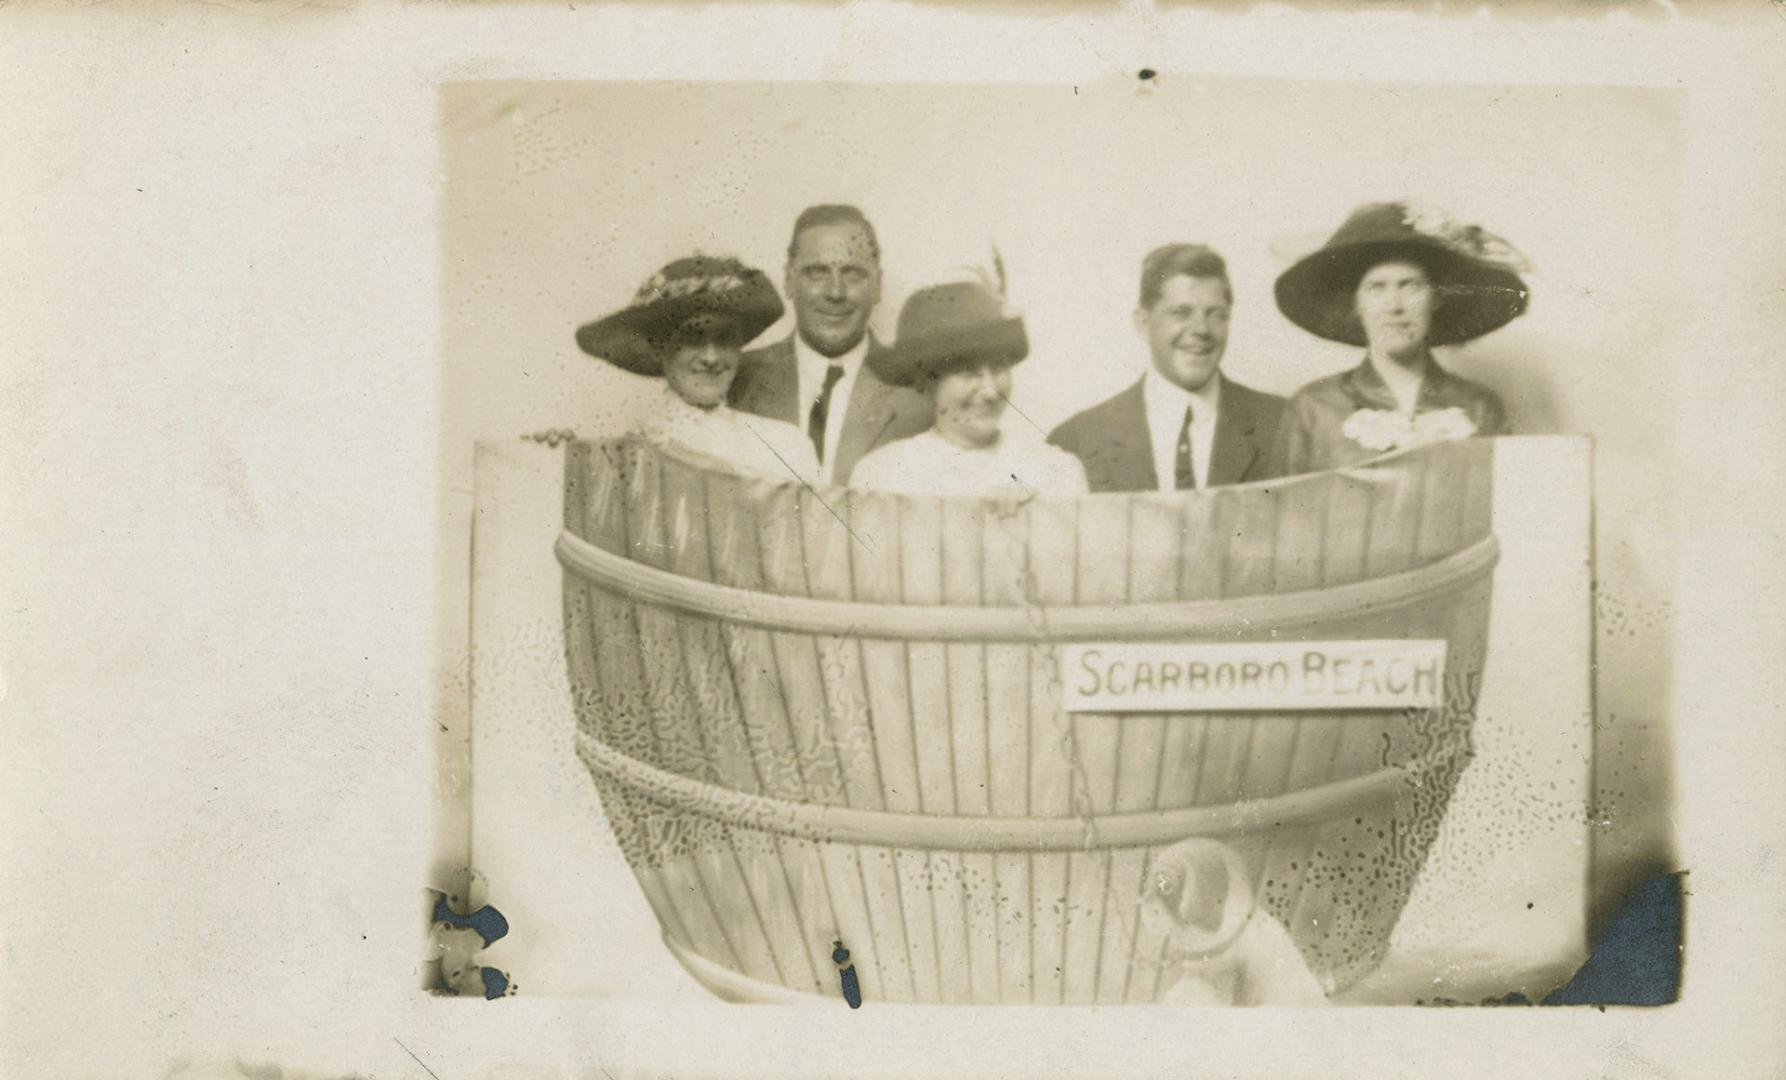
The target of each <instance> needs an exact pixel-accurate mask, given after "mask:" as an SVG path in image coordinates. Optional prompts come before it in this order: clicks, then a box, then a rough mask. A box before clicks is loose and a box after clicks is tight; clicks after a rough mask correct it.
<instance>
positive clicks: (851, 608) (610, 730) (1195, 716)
mask: <svg viewBox="0 0 1786 1080" xmlns="http://www.w3.org/2000/svg"><path fill="white" fill-rule="evenodd" d="M1493 464H1494V460H1493V444H1492V442H1491V441H1490V440H1485V439H1474V440H1468V441H1463V442H1452V443H1444V444H1439V445H1434V446H1430V447H1425V448H1421V449H1419V450H1415V451H1410V452H1405V453H1402V454H1398V455H1394V456H1391V457H1387V458H1383V459H1379V460H1378V461H1376V462H1373V463H1370V464H1367V465H1363V466H1358V467H1354V468H1350V469H1346V470H1341V471H1336V472H1331V473H1320V474H1313V475H1310V476H1306V477H1297V478H1294V479H1289V480H1283V481H1277V482H1273V483H1270V484H1253V485H1245V486H1240V487H1232V488H1217V489H1213V490H1209V491H1196V492H1185V493H1180V494H1176V495H1156V494H1152V493H1147V494H1133V495H1094V496H1089V497H1085V498H1081V499H1073V500H1043V499H1032V500H1029V501H1027V502H1016V501H1013V500H995V499H984V500H977V499H961V498H924V497H908V496H901V495H892V494H885V493H878V492H867V491H859V490H847V491H846V490H842V489H836V490H824V491H814V490H811V489H807V488H804V487H801V486H799V485H791V484H788V485H784V484H775V483H771V482H767V481H761V480H754V479H750V478H745V477H739V476H735V475H731V474H728V473H724V472H720V471H715V470H712V469H708V468H703V467H701V465H699V464H697V463H696V462H695V461H693V460H691V459H686V458H683V457H681V456H679V455H677V454H674V453H672V452H668V451H665V450H663V449H661V448H657V447H653V446H649V445H646V444H644V443H641V442H638V441H632V440H623V441H619V442H608V443H596V442H578V443H574V444H572V446H571V448H570V453H569V458H568V462H567V467H566V483H565V529H564V532H563V534H562V535H561V537H560V539H559V542H558V547H557V552H558V556H559V560H560V562H561V563H562V564H563V566H564V568H565V578H564V599H565V637H566V649H567V653H568V662H569V668H570V684H571V687H572V691H573V694H574V697H575V706H576V715H577V723H578V732H577V736H576V739H577V749H578V752H579V754H580V756H581V757H582V760H583V761H584V763H585V764H586V765H587V766H588V768H589V770H590V772H591V774H592V775H593V777H594V779H595V783H596V785H597V787H598V789H599V791H600V794H601V799H602V803H603V806H604V808H605V810H606V812H607V815H608V817H609V819H610V822H611V824H612V828H613V830H614V833H615V836H616V838H617V839H618V841H619V844H620V847H621V849H622V851H623V852H624V853H625V855H626V858H627V860H628V863H629V865H630V866H631V867H632V869H633V871H634V872H635V874H636V875H637V877H638V881H639V884H640V887H641V888H642V890H643V891H644V894H645V897H646V898H647V900H648V901H649V902H650V904H651V906H652V908H653V909H654V910H655V912H656V915H657V917H658V919H659V921H660V922H661V924H662V928H663V933H664V939H665V941H666V943H667V944H668V945H669V947H670V948H671V949H672V950H673V951H674V953H675V954H676V956H677V957H678V958H679V959H680V960H681V961H682V962H683V963H684V965H685V966H687V967H688V969H689V970H690V971H691V972H692V973H694V974H695V975H696V976H697V977H698V978H700V979H701V980H702V981H703V982H704V983H705V984H706V985H708V986H709V987H710V988H712V989H714V990H715V991H716V992H718V993H720V994H721V995H722V996H725V997H728V998H733V999H746V1000H779V999H789V1000H792V999H795V998H806V997H808V996H809V995H822V996H826V997H831V998H840V997H841V996H842V990H841V983H840V979H839V971H838V964H837V963H836V962H835V960H834V955H833V954H834V950H835V949H837V948H838V947H839V946H840V945H841V946H842V947H843V948H847V949H848V951H849V961H848V962H849V964H851V965H853V966H854V968H855V971H856V977H857V980H858V984H859V986H860V992H861V995H862V997H863V998H864V999H865V1000H867V1001H871V1002H872V1001H877V1000H878V1001H889V1002H916V1003H941V1004H970V1003H976V1004H977V1003H985V1004H994V1003H1035V1004H1045V1003H1061V1004H1091V1003H1117V1002H1152V1001H1155V1000H1157V998H1158V997H1159V995H1160V994H1162V993H1163V992H1164V991H1165V990H1166V989H1167V988H1168V986H1169V984H1170V981H1171V977H1172V976H1171V965H1170V962H1169V961H1170V958H1169V956H1168V950H1167V948H1166V944H1167V943H1166V942H1165V940H1164V939H1162V938H1161V937H1160V936H1158V935H1157V934H1153V933H1150V931H1149V929H1148V927H1147V926H1146V925H1144V923H1143V920H1141V919H1140V918H1139V917H1138V913H1139V904H1140V900H1141V897H1142V893H1143V889H1144V888H1145V882H1146V878H1147V874H1148V867H1149V862H1150V860H1151V859H1152V858H1154V857H1155V856H1156V855H1157V854H1158V853H1159V852H1160V851H1161V850H1163V849H1165V848H1167V847H1169V846H1171V845H1172V844H1173V843H1176V842H1178V841H1180V840H1183V839H1185V838H1187V837H1192V836H1207V837H1215V838H1218V839H1221V840H1223V841H1224V842H1226V843H1228V844H1229V845H1231V846H1232V847H1234V848H1235V849H1236V850H1238V851H1239V852H1240V854H1241V855H1242V858H1243V860H1244V864H1245V866H1246V867H1247V869H1248V871H1249V872H1250V873H1251V874H1252V875H1253V885H1254V889H1255V894H1256V895H1257V897H1258V898H1259V903H1260V905H1261V907H1262V908H1263V909H1264V910H1265V911H1267V912H1269V913H1270V914H1271V915H1272V916H1274V917H1275V918H1277V919H1278V920H1279V921H1280V922H1282V923H1283V925H1284V926H1285V927H1286V928H1288V930H1289V932H1290V934H1291V936H1292V939H1293V940H1294V941H1295V943H1296V945H1297V947H1298V948H1299V949H1300V950H1301V952H1302V955H1303V957H1304V959H1305V960H1306V961H1307V963H1308V965H1309V968H1310V969H1311V971H1313V972H1314V973H1315V974H1316V975H1317V977H1319V978H1320V979H1321V981H1322V982H1323V984H1324V985H1325V986H1326V987H1327V988H1328V989H1329V990H1335V989H1340V988H1343V987H1344V986H1346V985H1348V984H1349V983H1350V982H1352V981H1354V980H1355V979H1357V978H1358V977H1359V976H1361V975H1363V974H1364V973H1366V972H1368V971H1370V970H1371V969H1372V968H1373V967H1375V966H1376V965H1377V964H1378V963H1379V962H1380V960H1381V958H1382V956H1383V953H1384V950H1385V948H1386V946H1387V943H1388V940H1389V935H1390V931H1391V930H1392V929H1393V928H1394V925H1395V922H1396V919H1397V917H1398V915H1399V914H1400V911H1401V909H1402V907H1403V905H1404V904H1405V903H1406V901H1407V897H1408V893H1409V890H1410V888H1411V887H1412V885H1413V882H1414V879H1415V877H1416V875H1417V874H1418V873H1419V870H1420V868H1421V865H1422V863H1423V862H1424V860H1425V858H1426V855H1427V851H1428V849H1429V847H1430V846H1431V844H1432V841H1433V838H1434V836H1435V835H1436V832H1437V829H1438V826H1439V823H1440V821H1441V819H1442V817H1443V815H1444V811H1445V806H1446V803H1447V801H1448V799H1449V797H1450V794H1451V791H1452V789H1453V788H1454V786H1455V784H1456V781H1457V778H1458V775H1459V773H1460V772H1461V771H1462V769H1463V768H1464V767H1465V765H1466V764H1467V762H1468V759H1469V752H1470V751H1469V728H1470V724H1471V721H1472V708H1473V700H1474V696H1473V689H1474V687H1475V685H1476V680H1477V679H1478V678H1479V675H1480V672H1481V670H1482V663H1483V656H1484V652H1485V645H1486V635H1487V624H1488V613H1489V599H1490V586H1491V583H1492V571H1493V566H1494V562H1495V557H1496V546H1495V541H1494V538H1493V534H1492V530H1491V528H1490V505H1491V498H1492V491H1491V480H1492V472H1493ZM1386 639H1418V640H1423V641H1432V640H1442V641H1444V642H1445V644H1446V651H1445V657H1446V659H1445V662H1444V664H1445V672H1444V680H1443V681H1444V686H1445V687H1446V692H1445V695H1444V701H1443V703H1441V704H1437V705H1434V706H1432V707H1419V708H1409V707H1396V708H1376V709H1326V710H1319V711H1311V710H1308V709H1298V710H1294V711H1276V712H1274V711H1269V710H1258V709H1249V710H1247V711H1240V712H1233V713H1212V712H1208V711H1201V710H1199V711H1183V712H1167V713H1136V712H1129V711H1124V712H1120V713H1094V712H1081V711H1071V712H1069V711H1067V710H1066V709H1065V708H1064V707H1063V684H1062V671H1061V656H1062V651H1063V650H1064V649H1067V648H1070V647H1072V646H1073V645H1074V644H1075V643H1083V642H1174V643H1193V644H1194V643H1209V644H1215V643H1224V642H1255V643H1257V642H1299V641H1321V642H1347V641H1359V642H1363V641H1372V642H1379V641H1383V640H1386Z"/></svg>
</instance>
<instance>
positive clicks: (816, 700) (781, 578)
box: [757, 486, 900, 1001]
mask: <svg viewBox="0 0 1786 1080" xmlns="http://www.w3.org/2000/svg"><path fill="white" fill-rule="evenodd" d="M800 495H801V492H800V490H799V489H798V488H795V487H792V486H782V487H778V488H775V489H773V490H771V491H768V492H765V493H763V494H762V495H760V496H759V499H760V503H759V511H758V544H757V550H758V552H759V554H760V555H761V557H762V560H763V561H762V572H763V581H764V583H765V585H766V586H767V587H768V589H769V591H771V592H777V593H782V594H785V595H789V596H808V595H811V592H810V590H809V588H808V586H807V576H806V553H805V548H806V541H805V528H804V523H803V520H802V517H801V510H800ZM770 641H771V643H772V644H773V646H774V651H775V661H776V663H775V667H776V671H777V673H778V677H779V683H780V686H781V690H782V694H783V700H784V702H785V703H786V707H787V715H788V720H789V723H790V725H791V727H792V730H793V734H794V742H795V745H796V746H797V747H798V748H799V753H800V761H801V763H802V772H803V774H804V776H805V779H806V788H807V793H806V799H807V801H809V802H816V803H829V804H832V805H847V804H848V802H849V799H848V796H847V795H846V792H845V783H844V766H843V763H842V761H841V760H840V756H839V750H838V746H837V741H836V739H835V737H834V736H833V735H832V732H831V721H830V717H829V706H828V705H827V703H826V698H825V692H824V688H823V679H822V678H821V676H820V657H819V648H818V644H817V642H816V641H814V639H813V638H812V637H811V636H810V635H807V634H794V633H773V634H771V635H770ZM817 854H818V859H819V863H820V866H821V867H822V868H823V872H824V882H825V887H826V890H827V893H828V895H829V897H830V904H831V910H830V914H831V923H832V925H833V926H834V927H835V929H834V931H833V933H835V935H836V936H835V937H834V938H833V939H832V941H831V942H823V944H824V945H831V944H832V943H833V942H843V943H846V945H847V947H848V948H849V950H850V955H851V960H852V962H853V964H854V966H855V968H856V977H857V979H858V980H859V983H860V987H861V991H862V994H863V997H864V998H865V999H867V1000H870V1001H884V1000H886V997H885V995H883V994H882V992H881V991H882V986H881V974H880V973H881V968H882V966H883V965H882V963H881V961H880V955H879V952H878V950H877V948H876V940H875V935H874V933H873V930H872V929H871V927H872V925H873V924H872V920H871V918H870V914H869V901H868V896H867V893H866V890H865V888H864V885H863V875H862V867H861V860H860V858H859V857H858V853H857V849H856V848H855V847H854V846H852V845H848V844H829V843H820V844H818V845H817ZM811 929H812V931H817V930H818V929H819V927H817V926H814V927H812V928H811ZM898 962H900V961H899V960H898V959H897V958H896V957H894V958H889V960H888V963H898ZM821 970H823V969H821ZM839 992H840V993H841V989H840V991H839Z"/></svg>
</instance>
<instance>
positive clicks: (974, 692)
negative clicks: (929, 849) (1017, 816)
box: [942, 499, 1000, 1003]
mask: <svg viewBox="0 0 1786 1080" xmlns="http://www.w3.org/2000/svg"><path fill="white" fill-rule="evenodd" d="M983 545H984V538H983V536H982V528H981V517H980V508H979V504H978V503H974V502H969V501H967V500H962V499H947V500H944V501H943V504H942V564H943V603H945V604H949V605H951V606H960V607H967V606H977V605H979V604H980V603H981V602H982V601H981V576H982V573H981V570H982V561H983V560H984V558H985V553H984V550H983ZM946 649H947V654H948V660H949V683H948V685H949V711H950V716H951V719H952V722H953V730H952V731H951V732H950V745H951V747H952V749H953V752H954V753H953V757H954V761H955V805H956V809H957V812H958V813H962V814H978V815H989V814H991V813H992V781H991V772H992V767H991V760H990V759H989V758H988V756H987V751H988V747H989V743H988V739H989V735H988V732H987V723H988V716H987V713H988V710H987V701H986V647H985V646H984V645H976V644H965V643H962V644H957V643H953V642H952V643H950V644H949V645H948V646H946ZM993 867H994V863H993V857H992V856H991V855H989V854H984V853H972V854H965V855H963V856H962V859H961V880H962V887H963V890H964V892H965V894H966V897H967V912H966V916H967V930H968V935H967V938H968V959H969V968H970V971H971V974H972V978H973V1000H974V1001H975V1002H977V1003H993V1002H997V1001H998V1000H999V984H1000V975H999V950H998V941H999V937H998V920H999V908H998V881H997V876H996V873H995V871H994V869H993Z"/></svg>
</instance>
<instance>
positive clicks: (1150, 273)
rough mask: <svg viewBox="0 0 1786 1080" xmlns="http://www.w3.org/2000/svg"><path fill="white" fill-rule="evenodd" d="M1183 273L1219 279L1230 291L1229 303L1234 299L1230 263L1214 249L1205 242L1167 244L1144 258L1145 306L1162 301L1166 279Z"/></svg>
mask: <svg viewBox="0 0 1786 1080" xmlns="http://www.w3.org/2000/svg"><path fill="white" fill-rule="evenodd" d="M1181 274H1183V275H1187V276H1189V277H1198V278H1215V279H1217V280H1219V281H1220V282H1221V283H1222V287H1223V288H1224V289H1226V290H1227V291H1228V302H1229V303H1230V304H1232V303H1233V302H1234V284H1233V283H1232V282H1230V281H1229V280H1228V264H1227V263H1226V262H1224V261H1223V260H1222V257H1221V256H1220V255H1217V254H1216V253H1215V249H1214V248H1210V247H1206V246H1204V245H1202V244H1167V245H1166V246H1165V247H1157V248H1154V249H1153V250H1152V251H1150V252H1148V253H1147V258H1145V259H1143V260H1141V306H1142V307H1143V308H1151V307H1153V306H1154V305H1155V304H1156V303H1158V302H1159V299H1160V292H1161V291H1162V290H1164V289H1165V287H1166V282H1168V281H1171V280H1172V279H1173V278H1175V277H1178V276H1179V275H1181Z"/></svg>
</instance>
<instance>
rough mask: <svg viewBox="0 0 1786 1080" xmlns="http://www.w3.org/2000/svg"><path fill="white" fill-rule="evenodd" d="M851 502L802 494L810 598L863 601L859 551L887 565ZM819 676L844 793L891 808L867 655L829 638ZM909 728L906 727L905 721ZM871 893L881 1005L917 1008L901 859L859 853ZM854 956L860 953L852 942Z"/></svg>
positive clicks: (853, 642)
mask: <svg viewBox="0 0 1786 1080" xmlns="http://www.w3.org/2000/svg"><path fill="white" fill-rule="evenodd" d="M851 514H852V509H851V507H850V506H849V499H848V496H847V495H845V494H844V493H841V492H838V491H834V490H833V491H826V492H824V493H822V494H821V493H819V492H815V491H810V490H808V491H802V492H801V493H800V524H801V532H802V534H803V538H804V545H805V554H806V574H807V587H808V590H809V594H810V595H812V596H815V597H819V598H822V599H827V600H853V599H855V583H854V580H853V578H852V571H851V569H850V567H851V561H852V559H853V558H854V557H855V555H854V553H853V552H852V550H851V549H852V548H856V547H860V548H862V549H863V552H864V554H865V555H866V557H869V558H880V557H881V555H882V554H883V552H882V550H881V546H880V540H878V539H872V538H865V537H863V536H862V534H861V533H859V532H857V531H856V529H855V527H854V526H853V525H851V524H850V522H849V518H850V516H851ZM818 648H819V676H820V683H821V685H822V686H823V687H824V691H825V701H826V711H827V713H828V715H829V717H830V721H831V731H832V735H833V737H834V738H835V739H836V742H837V746H838V751H839V756H840V757H841V759H842V761H843V767H844V773H843V776H844V790H845V792H846V793H847V794H848V796H849V803H850V805H851V806H854V807H858V808H861V809H866V810H884V809H886V800H885V798H884V797H883V796H882V794H881V792H882V783H881V776H880V763H879V760H878V759H877V756H876V753H875V735H874V718H873V717H872V716H871V715H870V713H869V703H868V688H867V683H866V680H865V678H864V675H863V672H862V649H861V644H860V642H859V641H858V640H857V639H855V638H850V637H837V636H829V635H824V636H820V637H819V638H818ZM901 722H903V721H901ZM856 857H857V865H858V866H859V867H860V869H861V877H862V889H863V894H864V896H865V897H866V899H867V903H868V922H869V931H870V933H872V934H873V935H874V946H875V955H876V957H877V958H878V960H879V966H880V984H881V986H880V994H881V1000H883V1001H893V1002H909V1001H912V1000H913V999H914V996H913V990H912V969H913V963H912V953H911V949H910V948H909V945H908V942H907V938H906V926H905V922H906V919H905V910H904V898H903V896H902V895H901V893H900V888H899V878H898V874H897V872H896V871H895V870H894V868H893V856H892V853H891V852H890V851H888V850H887V849H885V848H870V847H860V846H859V847H858V848H857V851H856ZM845 944H846V945H847V946H848V947H850V948H851V949H854V948H855V947H856V946H855V945H853V944H850V943H849V942H845Z"/></svg>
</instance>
